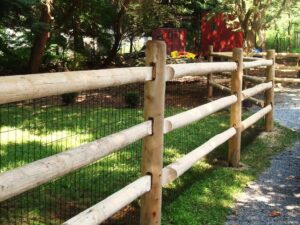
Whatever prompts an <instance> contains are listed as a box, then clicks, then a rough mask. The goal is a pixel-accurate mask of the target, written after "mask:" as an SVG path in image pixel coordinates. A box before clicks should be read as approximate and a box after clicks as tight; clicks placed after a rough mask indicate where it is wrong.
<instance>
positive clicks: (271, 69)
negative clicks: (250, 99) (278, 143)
mask: <svg viewBox="0 0 300 225" xmlns="http://www.w3.org/2000/svg"><path fill="white" fill-rule="evenodd" d="M267 59H272V60H273V62H274V63H273V65H271V66H268V67H267V69H266V76H267V80H266V82H269V81H272V84H273V85H272V88H271V89H269V90H267V91H266V100H265V101H266V103H265V105H266V106H267V105H271V106H272V110H271V111H270V112H269V113H268V114H267V115H266V118H265V130H266V131H267V132H270V131H272V130H273V111H274V105H275V104H274V87H275V50H268V51H267Z"/></svg>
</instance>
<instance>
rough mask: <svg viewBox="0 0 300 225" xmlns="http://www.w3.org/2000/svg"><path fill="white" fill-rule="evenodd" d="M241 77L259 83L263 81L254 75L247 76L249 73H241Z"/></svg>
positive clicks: (263, 80)
mask: <svg viewBox="0 0 300 225" xmlns="http://www.w3.org/2000/svg"><path fill="white" fill-rule="evenodd" d="M243 79H244V80H248V81H251V82H253V83H256V84H261V83H263V82H265V79H264V78H260V77H254V76H249V75H243Z"/></svg>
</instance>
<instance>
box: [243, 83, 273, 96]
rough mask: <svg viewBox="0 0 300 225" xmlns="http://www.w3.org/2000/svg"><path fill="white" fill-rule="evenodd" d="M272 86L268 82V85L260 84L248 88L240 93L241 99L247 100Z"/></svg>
mask: <svg viewBox="0 0 300 225" xmlns="http://www.w3.org/2000/svg"><path fill="white" fill-rule="evenodd" d="M272 86H273V84H272V82H268V83H262V84H258V85H256V86H254V87H252V88H248V89H246V90H243V91H242V99H243V100H245V99H248V98H250V97H252V96H254V95H257V94H258V93H260V92H263V91H266V90H268V89H270V88H272Z"/></svg>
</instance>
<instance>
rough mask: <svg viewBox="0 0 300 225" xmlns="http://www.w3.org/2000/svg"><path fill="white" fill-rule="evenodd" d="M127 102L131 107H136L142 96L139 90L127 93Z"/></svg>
mask: <svg viewBox="0 0 300 225" xmlns="http://www.w3.org/2000/svg"><path fill="white" fill-rule="evenodd" d="M124 98H125V103H126V105H127V106H128V107H129V108H136V107H137V106H138V105H139V104H140V96H139V93H137V92H130V93H127V94H125V96H124Z"/></svg>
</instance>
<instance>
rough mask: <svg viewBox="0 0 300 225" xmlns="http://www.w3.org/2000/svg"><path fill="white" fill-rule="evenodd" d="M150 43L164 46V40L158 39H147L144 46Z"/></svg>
mask: <svg viewBox="0 0 300 225" xmlns="http://www.w3.org/2000/svg"><path fill="white" fill-rule="evenodd" d="M152 45H161V46H164V47H166V42H164V41H160V40H149V41H147V43H146V47H148V46H149V47H150V46H152Z"/></svg>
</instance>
